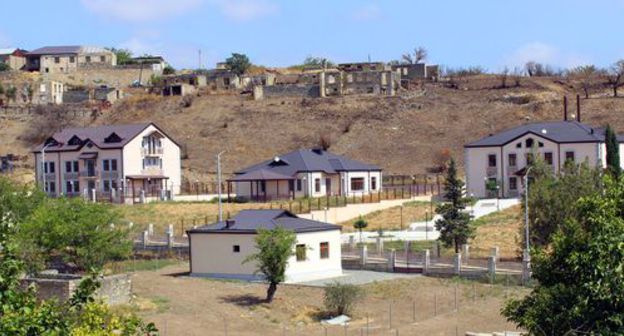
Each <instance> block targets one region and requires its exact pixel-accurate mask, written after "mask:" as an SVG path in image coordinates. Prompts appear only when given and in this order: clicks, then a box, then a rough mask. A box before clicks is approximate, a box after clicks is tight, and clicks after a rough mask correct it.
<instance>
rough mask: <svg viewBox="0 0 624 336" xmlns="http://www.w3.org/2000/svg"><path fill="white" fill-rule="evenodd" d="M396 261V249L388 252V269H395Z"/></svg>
mask: <svg viewBox="0 0 624 336" xmlns="http://www.w3.org/2000/svg"><path fill="white" fill-rule="evenodd" d="M395 262H396V250H395V249H392V250H390V254H388V269H389V270H391V271H394V265H395Z"/></svg>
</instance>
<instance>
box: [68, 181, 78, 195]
mask: <svg viewBox="0 0 624 336" xmlns="http://www.w3.org/2000/svg"><path fill="white" fill-rule="evenodd" d="M79 192H80V182H79V181H78V180H72V181H65V193H67V194H77V193H79Z"/></svg>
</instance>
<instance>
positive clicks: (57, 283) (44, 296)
mask: <svg viewBox="0 0 624 336" xmlns="http://www.w3.org/2000/svg"><path fill="white" fill-rule="evenodd" d="M81 279H82V277H81V276H79V275H73V274H42V275H39V276H38V277H37V278H24V279H22V286H24V287H27V286H29V285H31V284H33V283H34V284H35V285H36V286H37V298H39V299H40V300H48V299H57V300H59V301H61V302H63V301H66V300H67V299H69V298H70V297H71V296H72V294H73V293H74V291H75V290H76V288H78V285H79V284H80V281H81ZM100 281H101V284H102V287H100V289H99V290H98V291H97V293H96V294H97V295H96V296H97V297H98V298H101V299H104V300H105V301H106V302H108V304H110V305H118V304H125V303H128V302H130V297H131V294H132V280H131V279H130V274H116V275H109V276H105V277H103V278H101V279H100Z"/></svg>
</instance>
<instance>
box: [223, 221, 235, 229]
mask: <svg viewBox="0 0 624 336" xmlns="http://www.w3.org/2000/svg"><path fill="white" fill-rule="evenodd" d="M234 223H236V221H235V220H233V219H226V220H225V228H226V229H230V228H232V226H234Z"/></svg>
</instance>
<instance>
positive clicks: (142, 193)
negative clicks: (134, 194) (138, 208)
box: [139, 190, 145, 203]
mask: <svg viewBox="0 0 624 336" xmlns="http://www.w3.org/2000/svg"><path fill="white" fill-rule="evenodd" d="M139 202H140V203H145V190H141V194H140V196H139Z"/></svg>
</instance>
